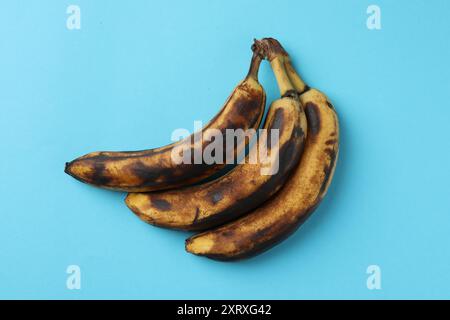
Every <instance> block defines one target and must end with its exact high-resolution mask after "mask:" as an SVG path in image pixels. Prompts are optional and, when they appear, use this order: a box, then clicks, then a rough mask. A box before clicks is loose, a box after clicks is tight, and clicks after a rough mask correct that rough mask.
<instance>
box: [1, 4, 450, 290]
mask: <svg viewBox="0 0 450 320" xmlns="http://www.w3.org/2000/svg"><path fill="white" fill-rule="evenodd" d="M72 3H74V4H77V5H79V6H80V8H81V30H72V31H71V30H68V29H67V28H66V19H67V14H66V8H67V6H68V5H69V4H72ZM370 4H372V1H370V2H369V1H362V0H353V1H350V0H347V1H332V0H328V1H325V0H321V1H291V2H290V3H289V2H287V1H279V2H278V5H276V6H275V5H273V4H272V3H271V2H269V1H261V0H258V1H246V2H245V3H244V2H243V1H226V2H225V1H206V0H202V1H189V2H188V1H170V2H163V1H159V2H149V1H134V2H123V1H122V2H121V3H118V2H117V3H114V4H113V3H112V2H111V1H74V2H67V1H59V3H56V2H55V1H50V0H46V1H33V2H31V1H12V0H10V1H2V2H1V4H0V36H1V42H0V46H1V47H0V61H1V62H0V64H1V67H0V88H1V89H0V106H1V116H0V137H1V157H0V177H1V182H0V194H1V201H0V215H1V222H0V298H64V299H79V298H191V299H195V298H287V299H290V298H358V299H366V298H374V299H378V298H450V273H449V264H450V250H449V248H448V245H449V230H450V203H449V191H450V190H449V186H448V181H449V180H450V170H449V169H448V164H449V163H450V144H449V141H450V140H449V133H448V129H449V128H448V126H449V125H448V124H449V120H450V107H449V99H450V72H449V71H450V68H449V67H450V65H449V57H450V42H449V41H448V35H449V31H450V20H449V19H448V14H449V12H450V2H448V1H444V0H441V1H437V0H435V1H406V0H404V1H387V0H386V1H381V0H377V1H376V2H374V4H377V5H379V6H380V8H381V13H382V29H381V30H372V31H371V30H368V29H367V27H366V19H367V14H366V9H367V7H368V5H370ZM264 36H273V37H276V38H278V39H279V40H280V41H281V42H282V43H283V44H284V46H285V47H286V49H287V50H288V51H289V52H290V53H291V55H292V58H293V60H294V63H295V65H296V66H297V67H298V69H299V71H300V73H301V74H302V75H303V77H304V78H305V80H306V81H307V82H308V83H309V84H310V85H311V86H314V87H317V88H319V89H321V90H323V91H325V92H326V93H327V94H328V95H329V97H330V98H331V100H332V101H333V102H334V104H335V106H336V108H337V110H338V112H339V116H340V120H341V130H342V144H341V153H340V159H339V163H338V167H337V170H336V175H335V179H334V181H333V183H332V186H331V189H330V191H329V194H328V196H327V198H326V199H325V201H324V202H323V204H322V205H321V206H320V208H319V209H318V210H317V211H316V213H315V214H314V216H313V217H312V218H311V219H310V220H309V221H308V222H307V223H306V224H305V225H304V226H303V227H302V228H301V229H300V230H299V231H298V232H297V233H296V234H295V235H294V236H292V237H291V238H289V239H288V240H287V241H285V242H284V243H283V244H281V245H280V246H278V247H276V248H275V249H273V250H271V251H269V252H268V253H266V254H264V255H262V256H259V257H257V258H255V259H252V260H248V261H243V262H239V263H220V262H214V261H210V260H207V259H204V258H199V257H196V256H193V255H190V254H187V253H185V251H184V239H185V238H186V237H187V236H188V235H189V234H187V233H182V232H173V231H168V230H162V229H158V228H154V227H152V226H149V225H146V224H144V223H143V222H141V221H140V220H139V219H137V218H136V217H135V216H134V215H133V214H132V213H131V212H130V211H129V210H128V209H127V208H126V206H125V205H124V203H123V199H124V196H125V194H124V193H115V192H110V191H104V190H100V189H96V188H93V187H90V186H87V185H84V184H81V183H79V182H77V181H75V180H74V179H72V178H71V177H69V176H67V175H65V174H64V173H63V168H64V163H65V162H66V161H68V160H71V159H73V158H75V157H77V156H79V155H82V154H84V153H86V152H89V151H94V150H102V149H111V150H133V149H144V148H148V147H156V146H160V145H164V144H166V143H168V142H169V140H170V135H171V133H172V131H173V130H174V129H175V128H180V127H182V128H187V129H189V130H192V126H193V121H194V120H202V121H204V122H205V121H207V120H208V119H210V118H211V117H212V116H213V115H214V114H215V113H216V112H217V111H218V109H219V107H220V106H221V105H222V103H223V102H224V100H225V98H226V97H227V95H228V94H229V93H230V91H231V90H232V88H233V87H234V86H235V85H236V83H237V82H238V81H239V80H240V79H241V78H242V77H243V76H244V75H245V73H246V71H247V68H248V63H249V58H250V50H249V46H250V44H251V42H252V39H253V38H261V37H264ZM260 79H261V82H262V83H263V85H264V86H265V88H266V90H267V94H268V101H270V100H273V99H275V98H276V97H277V95H278V93H277V89H276V84H275V80H274V78H273V75H272V72H271V70H270V68H269V65H268V64H267V63H264V65H263V66H262V69H261V74H260ZM71 264H75V265H79V266H80V267H81V272H82V278H81V279H82V280H81V283H82V284H81V286H82V288H81V290H68V289H67V288H66V278H67V274H66V268H67V266H68V265H71ZM371 264H376V265H379V266H380V268H381V270H382V290H374V291H370V290H368V289H367V287H366V278H367V274H366V268H367V266H369V265H371Z"/></svg>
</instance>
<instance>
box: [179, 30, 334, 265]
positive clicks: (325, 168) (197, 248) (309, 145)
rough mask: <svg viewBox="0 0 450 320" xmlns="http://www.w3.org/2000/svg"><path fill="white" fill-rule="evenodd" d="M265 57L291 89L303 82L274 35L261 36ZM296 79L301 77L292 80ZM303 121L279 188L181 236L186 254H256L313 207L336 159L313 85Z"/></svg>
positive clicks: (328, 118)
mask: <svg viewBox="0 0 450 320" xmlns="http://www.w3.org/2000/svg"><path fill="white" fill-rule="evenodd" d="M262 44H263V45H265V46H266V55H267V58H268V59H269V60H273V59H275V58H276V57H277V58H280V59H281V58H282V59H284V60H285V62H286V65H287V71H288V75H289V78H290V79H291V81H292V82H293V84H294V86H295V87H296V89H297V90H299V91H301V90H304V89H305V87H304V86H301V85H300V84H301V83H303V81H301V79H300V77H299V76H298V75H297V73H296V72H295V70H294V69H293V68H292V66H290V67H289V65H290V61H289V60H287V59H286V57H287V53H286V52H285V51H284V50H283V48H282V47H281V45H280V44H279V43H278V42H277V41H276V40H274V39H264V40H262ZM296 79H297V80H298V79H300V81H301V82H299V81H296ZM300 102H301V103H302V105H303V106H304V108H305V113H306V117H307V120H308V134H307V138H306V145H305V150H304V152H303V155H302V159H301V160H300V163H299V165H298V167H297V168H296V169H295V171H294V173H293V174H292V176H291V177H290V179H289V180H288V181H287V182H286V184H285V185H284V187H283V188H282V189H281V190H280V191H279V192H278V193H277V194H276V195H275V196H274V197H273V198H271V199H270V200H269V201H267V202H266V203H264V204H263V205H262V206H261V207H259V208H257V209H256V210H254V211H252V212H250V213H248V214H247V215H246V216H244V217H242V218H240V219H238V220H235V221H233V222H231V223H228V224H225V225H223V226H221V227H219V228H217V229H213V230H209V231H206V232H203V233H200V234H198V235H195V236H193V237H190V238H189V239H187V240H186V250H187V251H188V252H190V253H193V254H196V255H201V256H206V257H209V258H212V259H217V260H236V259H242V258H247V257H251V256H254V255H256V254H258V253H261V252H263V251H265V250H267V249H269V248H270V247H272V246H273V245H275V244H277V243H279V242H281V241H282V240H283V239H285V238H286V237H288V236H289V235H290V234H291V233H293V232H294V231H295V230H296V229H297V228H298V227H299V226H300V225H301V224H302V223H303V222H304V221H305V220H306V219H307V218H308V217H309V216H310V214H311V213H312V212H313V211H314V209H315V208H317V206H318V205H319V203H320V202H321V200H322V199H323V197H324V196H325V194H326V192H327V190H328V187H329V186H330V183H331V180H332V177H333V173H334V170H335V166H336V161H337V158H338V148H339V124H338V118H337V115H336V112H335V110H334V108H333V106H332V104H331V103H330V102H329V100H328V98H327V97H326V96H325V95H324V94H323V93H321V92H320V91H318V90H316V89H310V90H308V91H306V92H305V93H303V94H302V95H301V96H300Z"/></svg>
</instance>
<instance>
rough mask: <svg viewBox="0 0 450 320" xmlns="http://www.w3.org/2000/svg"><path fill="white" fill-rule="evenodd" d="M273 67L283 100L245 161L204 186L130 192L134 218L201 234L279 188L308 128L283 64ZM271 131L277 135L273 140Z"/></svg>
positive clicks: (274, 107) (294, 162)
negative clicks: (200, 232) (135, 216)
mask: <svg viewBox="0 0 450 320" xmlns="http://www.w3.org/2000/svg"><path fill="white" fill-rule="evenodd" d="M272 66H273V68H274V70H275V75H276V76H277V79H278V84H279V87H280V92H281V96H282V98H280V99H278V100H276V101H274V102H273V104H272V105H271V107H270V109H269V112H268V115H267V117H266V120H265V126H264V129H265V130H264V131H262V134H261V135H260V137H259V140H258V143H255V144H254V145H253V146H252V148H251V149H250V151H249V154H248V155H247V156H246V158H245V159H244V162H243V163H242V164H240V165H238V166H236V167H235V168H234V169H233V170H231V171H230V172H229V173H228V174H226V175H224V176H222V177H220V178H217V179H216V180H213V181H211V182H208V183H205V184H200V185H197V186H193V187H184V188H181V189H174V190H167V191H160V192H151V193H130V194H129V195H128V196H127V198H126V200H125V201H126V204H127V205H128V207H129V208H130V209H131V210H132V211H133V212H134V213H136V215H137V216H139V217H140V218H141V219H142V220H144V221H146V222H148V223H150V224H153V225H157V226H160V227H166V228H174V229H182V230H202V229H206V228H211V227H215V226H218V225H221V224H223V223H225V222H228V221H230V220H233V219H235V218H237V217H239V216H241V215H242V214H244V213H246V212H248V211H250V210H252V209H254V208H256V207H257V206H258V205H260V204H261V203H263V202H264V201H266V200H267V199H268V198H269V197H270V196H272V195H273V194H274V193H275V192H277V191H278V190H279V189H280V188H281V186H282V185H283V184H284V182H285V180H286V179H287V178H288V176H289V174H290V173H291V172H292V170H293V169H294V168H295V167H296V166H297V164H298V162H299V159H300V156H301V153H302V150H303V144H304V140H305V135H306V132H307V124H306V116H305V113H304V111H303V108H302V106H301V104H300V102H299V100H298V94H297V93H296V92H295V90H294V87H293V86H292V85H291V82H290V80H289V78H288V75H287V74H286V71H285V69H284V64H283V60H281V59H273V60H272ZM275 130H277V131H276V133H277V134H278V136H277V137H275V136H273V132H274V131H275ZM274 137H275V138H277V139H275V143H276V145H273V143H274V141H272V138H274ZM276 140H278V141H276ZM261 150H263V155H265V154H266V152H267V156H266V159H264V160H265V161H263V159H262V157H259V159H258V155H259V156H260V155H261ZM252 159H256V160H258V161H252ZM267 160H268V161H267Z"/></svg>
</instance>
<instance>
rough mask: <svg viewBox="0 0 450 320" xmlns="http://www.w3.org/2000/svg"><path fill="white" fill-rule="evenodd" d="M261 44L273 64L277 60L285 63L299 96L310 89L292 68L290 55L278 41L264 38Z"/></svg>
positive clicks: (286, 70)
mask: <svg viewBox="0 0 450 320" xmlns="http://www.w3.org/2000/svg"><path fill="white" fill-rule="evenodd" d="M259 44H260V46H262V47H263V48H264V50H265V54H266V56H267V59H268V60H269V61H270V62H271V63H272V61H274V60H276V59H279V60H281V61H283V64H284V69H285V72H286V73H287V75H288V77H289V80H290V82H291V83H292V85H293V86H294V88H295V90H296V91H297V92H298V93H299V94H302V93H303V92H305V91H307V90H308V89H309V87H308V86H307V85H306V84H305V82H304V81H303V80H302V79H301V78H300V76H299V75H298V73H297V72H296V71H295V69H294V67H293V66H292V63H291V59H290V58H289V54H288V53H287V52H286V50H284V48H283V46H282V45H281V43H280V42H279V41H278V40H276V39H273V38H264V39H262V40H261V41H259ZM280 90H281V89H280Z"/></svg>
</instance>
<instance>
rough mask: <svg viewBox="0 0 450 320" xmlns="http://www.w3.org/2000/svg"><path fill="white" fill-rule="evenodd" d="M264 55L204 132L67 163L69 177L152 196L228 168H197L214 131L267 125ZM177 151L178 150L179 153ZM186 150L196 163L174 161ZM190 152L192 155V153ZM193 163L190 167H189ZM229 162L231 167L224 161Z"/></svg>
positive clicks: (256, 57) (254, 59)
mask: <svg viewBox="0 0 450 320" xmlns="http://www.w3.org/2000/svg"><path fill="white" fill-rule="evenodd" d="M261 60H262V58H261V54H260V53H259V52H257V51H255V52H254V54H253V57H252V61H251V65H250V70H249V72H248V75H247V77H246V78H245V79H244V80H243V81H242V82H240V83H239V84H238V86H237V87H236V88H235V89H234V90H233V93H232V94H231V95H230V96H229V98H228V99H227V101H226V102H225V105H224V106H223V108H222V109H221V111H220V112H219V113H218V114H217V115H216V116H215V117H214V118H213V119H212V120H211V121H210V122H209V123H208V124H207V125H206V126H205V127H204V128H203V129H202V131H201V133H200V134H198V133H195V134H193V135H191V136H189V137H187V138H185V139H183V140H181V141H179V142H177V143H173V144H170V145H167V146H165V147H161V148H157V149H150V150H144V151H131V152H109V151H101V152H93V153H89V154H87V155H84V156H82V157H79V158H77V159H75V160H73V161H72V162H70V163H66V167H65V172H66V173H67V174H69V175H71V176H72V177H74V178H76V179H78V180H80V181H82V182H85V183H88V184H92V185H95V186H98V187H102V188H107V189H113V190H122V191H134V192H139V191H152V190H162V189H168V188H174V187H180V186H185V185H189V184H193V183H195V182H198V181H201V180H203V179H205V178H207V177H210V176H211V175H213V174H214V173H216V172H218V171H219V170H220V169H222V168H223V167H224V164H223V163H213V164H209V163H206V162H205V161H203V160H201V161H200V163H194V160H195V159H194V155H196V154H199V152H200V154H201V153H202V152H203V150H205V148H206V147H207V146H208V145H209V144H210V143H212V141H211V140H209V136H208V134H207V132H208V129H217V130H220V131H221V132H222V133H223V134H224V135H225V131H226V129H242V130H247V129H252V128H253V129H256V128H258V127H259V125H260V123H261V119H262V116H263V113H264V107H265V99H266V96H265V92H264V89H263V87H262V86H261V85H260V83H259V82H258V70H259V66H260V63H261ZM245 143H246V140H244V141H243V143H242V144H240V145H239V144H237V145H235V146H234V150H231V151H230V150H228V149H227V148H226V147H225V148H223V151H224V158H225V157H226V154H228V155H229V154H230V153H232V154H233V153H234V155H235V156H236V155H237V154H238V153H239V152H240V151H242V150H244V149H245ZM175 148H176V149H175ZM174 150H176V152H178V150H183V151H184V152H185V153H186V154H189V153H190V154H191V155H192V156H191V161H184V162H182V163H178V162H176V161H173V158H172V153H173V151H174ZM189 150H190V151H189ZM186 162H189V163H186ZM224 162H225V161H224Z"/></svg>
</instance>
